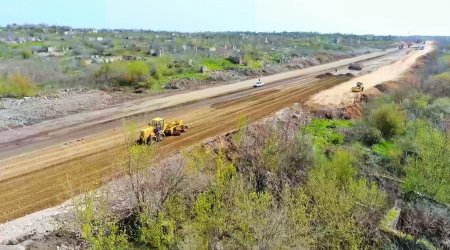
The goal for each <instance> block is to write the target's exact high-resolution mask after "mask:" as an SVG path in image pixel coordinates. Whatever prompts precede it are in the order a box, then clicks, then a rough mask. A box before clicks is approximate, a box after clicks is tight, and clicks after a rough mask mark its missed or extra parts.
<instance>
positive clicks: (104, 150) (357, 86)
mask: <svg viewBox="0 0 450 250" xmlns="http://www.w3.org/2000/svg"><path fill="white" fill-rule="evenodd" d="M266 40H267V39H266ZM437 46H438V45H437V44H436V43H435V42H433V41H426V42H422V41H414V42H403V41H400V42H396V43H393V44H391V46H390V47H389V48H387V49H381V50H376V51H373V52H370V53H363V54H360V55H358V56H353V57H348V58H346V59H340V60H336V61H334V62H331V63H330V62H328V63H322V64H319V65H315V66H310V67H305V68H303V69H296V70H292V71H287V72H283V73H277V74H269V75H266V76H262V77H258V78H250V79H247V80H243V81H241V80H236V81H233V82H230V83H227V84H223V85H221V86H213V87H207V88H203V89H198V90H183V91H180V92H170V93H167V94H164V93H163V94H157V95H153V96H148V97H143V98H136V99H130V100H126V101H124V102H121V103H116V104H114V105H110V106H107V107H104V108H101V109H98V110H91V111H85V112H79V113H73V114H69V115H65V116H62V117H57V118H54V119H48V120H44V121H41V122H37V123H35V124H31V125H28V126H22V127H17V128H13V129H7V130H2V131H1V132H0V201H1V202H0V223H2V224H0V248H1V246H2V244H4V245H18V244H19V245H20V243H24V242H25V243H27V244H37V243H33V241H36V242H40V240H42V238H44V237H45V235H48V234H49V232H52V230H56V229H57V228H58V226H55V225H54V224H52V223H53V222H54V220H56V219H55V218H56V217H58V219H60V218H64V216H65V215H66V214H69V213H70V212H69V210H70V209H69V208H70V207H71V206H72V205H73V204H75V200H77V199H78V198H79V197H80V196H82V195H83V194H86V193H89V192H92V191H94V192H96V191H98V190H102V189H103V188H105V187H113V189H114V188H115V189H114V190H120V192H119V191H117V192H116V196H115V197H114V195H112V198H111V199H112V200H116V202H117V204H118V205H117V206H119V207H120V203H121V202H124V200H126V199H127V198H126V195H124V193H126V191H125V190H126V188H124V186H122V185H121V184H120V183H122V182H124V178H126V176H127V166H128V165H130V158H131V156H130V154H129V151H128V149H127V147H129V145H130V140H131V141H132V142H131V144H133V145H139V146H143V147H151V148H152V150H154V152H152V155H153V156H155V157H154V159H152V164H154V165H158V164H164V162H167V161H168V159H174V158H176V157H180V155H182V154H183V152H186V151H187V152H189V150H191V149H192V148H194V147H196V146H199V145H209V146H211V145H213V146H211V147H212V148H213V149H214V150H216V151H217V152H219V151H220V150H219V149H218V148H221V147H222V148H226V150H225V151H226V152H228V151H232V150H231V149H230V148H235V147H237V146H236V145H234V144H233V143H232V142H231V141H232V140H231V139H230V138H228V136H230V134H232V133H236V130H237V129H239V124H238V123H239V119H241V118H242V119H244V118H245V120H246V123H247V124H249V125H250V126H249V128H255V129H258V126H263V125H261V124H260V123H261V122H262V121H264V122H267V121H272V123H271V125H273V126H275V127H276V126H277V124H278V123H279V124H283V126H285V127H289V126H291V125H290V124H289V122H290V121H291V119H292V120H293V123H295V124H296V125H295V128H294V130H296V129H298V127H299V126H300V124H303V125H304V126H306V125H307V124H309V122H310V121H311V120H312V119H315V118H318V117H319V118H324V117H325V118H328V119H331V118H339V119H346V120H349V119H353V118H360V117H361V116H362V113H363V111H362V110H361V105H362V104H363V103H365V102H367V101H368V100H369V99H373V98H375V97H377V96H380V95H382V92H381V89H382V86H384V85H383V84H385V83H388V82H395V81H400V79H404V78H405V77H408V76H410V75H411V74H412V73H411V72H415V71H416V70H417V69H418V68H419V67H420V64H421V60H424V58H427V57H430V55H432V54H434V53H436V50H437ZM418 65H419V66H418ZM422 66H423V65H422ZM205 70H206V69H205ZM280 110H281V111H280ZM286 110H287V111H286ZM292 110H294V111H292ZM280 112H281V113H280ZM289 112H291V113H289ZM292 112H293V113H292ZM280 117H282V118H280ZM283 117H284V118H283ZM286 117H287V118H286ZM306 117H308V118H306ZM283 119H284V120H283ZM296 119H297V120H296ZM264 122H263V123H264ZM255 124H256V125H255ZM279 124H278V125H279ZM252 126H253V127H252ZM264 126H265V125H264ZM292 126H294V125H292ZM333 126H334V125H333ZM331 127H332V126H331ZM327 128H329V127H327ZM292 133H294V132H292ZM286 136H287V135H286ZM290 136H292V137H293V136H294V135H293V134H291V135H290ZM224 145H225V146H224ZM230 145H233V146H230ZM257 145H258V144H257V143H256V142H255V147H256V146H257ZM227 150H228V151H227ZM217 152H216V153H217ZM217 154H219V153H217ZM227 157H228V159H231V158H232V156H228V155H227ZM118 183H119V184H118ZM223 237H225V236H223ZM13 243H17V244H13ZM25 243H24V245H26V244H25ZM49 244H50V243H49ZM55 244H56V243H55ZM58 244H59V243H58ZM417 244H419V243H417ZM47 246H50V245H47ZM52 246H53V245H52ZM41 247H42V246H41ZM36 248H38V247H36ZM313 248H314V247H313ZM344 248H346V247H344ZM444 248H445V247H444ZM11 249H13V248H11ZM217 249H219V248H217Z"/></svg>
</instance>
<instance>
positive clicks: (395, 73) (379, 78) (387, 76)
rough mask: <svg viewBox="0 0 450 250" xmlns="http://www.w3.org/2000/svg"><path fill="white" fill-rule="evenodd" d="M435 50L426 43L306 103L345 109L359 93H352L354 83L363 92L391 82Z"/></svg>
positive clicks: (315, 96)
mask: <svg viewBox="0 0 450 250" xmlns="http://www.w3.org/2000/svg"><path fill="white" fill-rule="evenodd" d="M434 50H435V46H434V45H433V44H432V43H430V42H428V43H427V46H426V47H425V49H424V50H415V51H412V52H411V53H410V54H409V55H408V56H407V57H405V58H404V59H403V60H400V61H397V62H395V63H393V64H390V65H386V66H383V67H381V68H380V69H378V70H377V71H375V72H372V73H370V74H367V75H363V76H360V77H357V78H354V79H352V80H350V81H348V82H345V83H342V84H339V85H337V86H335V87H333V88H331V89H327V90H324V91H322V92H320V93H317V94H316V95H314V96H313V97H312V98H311V101H309V102H308V105H310V106H313V107H314V106H320V107H328V108H329V107H345V106H347V105H349V104H352V103H353V102H354V100H355V97H358V96H359V95H360V93H352V92H351V88H352V87H354V86H355V84H356V82H362V83H363V84H364V90H365V91H366V90H369V89H370V88H373V87H374V86H376V85H377V84H381V83H383V82H387V81H393V80H396V79H398V78H400V77H401V76H402V74H404V73H405V72H406V71H407V70H408V69H410V68H411V67H412V66H413V65H414V64H415V63H416V61H417V59H418V58H420V57H422V56H424V55H426V54H429V53H431V52H433V51H434Z"/></svg>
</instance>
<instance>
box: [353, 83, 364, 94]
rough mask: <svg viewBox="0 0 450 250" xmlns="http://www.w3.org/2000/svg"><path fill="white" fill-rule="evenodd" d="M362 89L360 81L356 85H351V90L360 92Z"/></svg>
mask: <svg viewBox="0 0 450 250" xmlns="http://www.w3.org/2000/svg"><path fill="white" fill-rule="evenodd" d="M362 91H364V85H363V83H362V82H357V83H356V87H352V92H362Z"/></svg>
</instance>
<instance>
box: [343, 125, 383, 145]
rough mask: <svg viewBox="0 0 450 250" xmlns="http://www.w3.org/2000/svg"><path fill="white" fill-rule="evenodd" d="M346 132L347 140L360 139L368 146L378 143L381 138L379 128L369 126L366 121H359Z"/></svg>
mask: <svg viewBox="0 0 450 250" xmlns="http://www.w3.org/2000/svg"><path fill="white" fill-rule="evenodd" d="M346 132H347V133H346V138H345V139H346V141H347V142H351V141H360V142H362V143H364V145H366V146H369V147H370V146H372V145H374V144H377V143H380V142H381V140H382V139H383V138H382V136H381V131H380V130H379V129H377V128H375V127H372V126H369V125H368V124H366V123H361V124H358V125H356V126H355V127H352V128H349V129H348V130H347V131H346Z"/></svg>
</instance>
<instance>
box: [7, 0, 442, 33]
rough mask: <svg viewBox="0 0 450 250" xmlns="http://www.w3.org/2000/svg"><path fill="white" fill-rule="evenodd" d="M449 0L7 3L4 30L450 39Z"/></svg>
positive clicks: (58, 0)
mask: <svg viewBox="0 0 450 250" xmlns="http://www.w3.org/2000/svg"><path fill="white" fill-rule="evenodd" d="M449 14H450V0H427V1H417V0H409V1H407V0H377V1H368V0H39V1H36V0H14V1H9V0H4V1H3V3H2V4H1V7H0V25H6V24H10V23H47V24H59V25H70V26H73V27H96V28H144V29H153V30H171V31H270V32H271V31H318V32H341V33H356V34H384V35H388V34H392V35H415V34H419V35H450V15H449Z"/></svg>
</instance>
